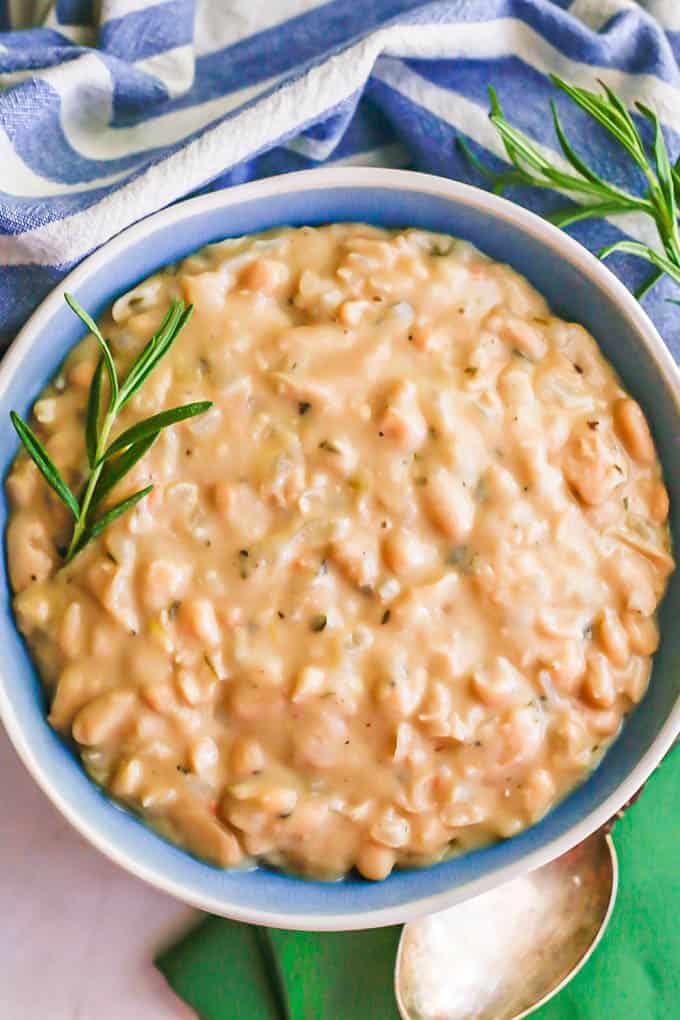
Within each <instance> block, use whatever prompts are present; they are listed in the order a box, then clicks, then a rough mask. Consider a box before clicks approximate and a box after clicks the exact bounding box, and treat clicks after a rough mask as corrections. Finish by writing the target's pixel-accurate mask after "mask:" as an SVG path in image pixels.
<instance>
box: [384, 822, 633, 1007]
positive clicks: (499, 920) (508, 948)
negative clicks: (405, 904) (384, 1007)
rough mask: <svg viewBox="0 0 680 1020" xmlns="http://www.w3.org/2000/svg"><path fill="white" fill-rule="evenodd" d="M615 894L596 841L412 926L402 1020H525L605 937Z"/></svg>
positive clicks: (609, 859) (400, 988)
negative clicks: (522, 1018)
mask: <svg viewBox="0 0 680 1020" xmlns="http://www.w3.org/2000/svg"><path fill="white" fill-rule="evenodd" d="M617 885H618V863H617V859H616V850H615V849H614V844H613V842H612V840H611V837H610V836H609V835H606V834H605V833H604V832H596V833H595V834H594V835H592V836H590V838H589V839H587V840H585V841H584V842H583V843H580V844H579V846H577V847H575V848H574V849H573V850H571V851H570V852H569V853H567V854H564V856H562V857H559V858H558V859H557V860H555V861H552V862H551V863H550V864H546V865H545V867H543V868H538V869H537V870H536V871H534V872H531V873H530V874H528V875H525V876H522V877H521V878H518V879H515V880H514V881H513V882H508V883H507V884H506V885H503V886H500V887H499V888H498V889H493V890H491V892H488V893H485V894H484V895H483V896H478V897H476V898H475V899H472V900H467V901H466V902H464V903H459V904H458V905H457V906H455V907H452V908H451V909H450V910H445V911H443V912H442V913H440V914H434V915H432V916H431V917H425V918H421V919H420V920H418V921H412V922H411V923H410V924H407V925H406V926H405V928H404V930H403V932H402V935H401V941H400V943H399V952H398V954H397V962H396V968H395V993H396V998H397V1005H398V1007H399V1011H400V1013H401V1016H402V1018H403V1020H521V1017H526V1016H528V1015H529V1014H530V1013H533V1011H534V1010H535V1009H538V1007H539V1006H542V1005H543V1004H544V1003H545V1002H547V1001H548V999H550V998H552V996H553V995H556V994H557V992H559V990H560V989H561V988H563V987H564V986H565V985H566V984H567V983H568V982H569V981H570V980H571V979H572V977H573V976H574V975H575V974H576V973H577V972H578V971H579V970H580V969H581V967H583V965H584V964H585V962H586V960H588V958H589V957H590V955H591V953H592V952H593V950H594V949H595V947H596V946H597V944H598V942H599V941H600V939H601V938H602V936H603V934H604V932H605V929H606V927H607V924H608V922H609V918H610V916H611V913H612V910H613V907H614V901H615V899H616V889H617Z"/></svg>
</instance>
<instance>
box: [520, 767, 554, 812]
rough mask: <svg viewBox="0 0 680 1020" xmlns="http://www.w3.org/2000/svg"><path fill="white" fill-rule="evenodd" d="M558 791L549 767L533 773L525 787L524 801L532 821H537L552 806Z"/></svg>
mask: <svg viewBox="0 0 680 1020" xmlns="http://www.w3.org/2000/svg"><path fill="white" fill-rule="evenodd" d="M556 793H557V789H556V787H555V780H554V779H553V777H552V774H551V773H550V772H549V771H548V770H547V769H536V770H535V771H533V772H532V773H531V775H530V776H529V778H528V779H527V782H526V786H525V789H524V803H525V807H526V811H527V814H528V815H529V819H530V820H531V822H537V821H538V820H539V818H542V817H543V815H544V814H545V813H546V811H548V810H549V809H550V808H551V807H552V805H553V803H554V800H555V796H556Z"/></svg>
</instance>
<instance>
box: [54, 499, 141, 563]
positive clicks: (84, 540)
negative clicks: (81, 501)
mask: <svg viewBox="0 0 680 1020" xmlns="http://www.w3.org/2000/svg"><path fill="white" fill-rule="evenodd" d="M152 489H153V485H147V487H146V488H145V489H140V491H139V492H135V493H133V495H132V496H128V497H127V499H124V500H122V501H121V502H120V503H116V505H115V506H114V507H111V509H110V510H107V512H106V513H105V514H104V515H103V516H102V517H100V518H99V520H97V521H95V522H94V524H91V525H90V526H89V527H88V528H86V529H85V531H84V532H83V534H82V535H81V537H80V541H79V542H78V545H77V547H76V549H75V551H74V552H73V553H72V554H71V557H70V558H71V559H73V556H75V555H76V553H79V552H80V551H81V549H83V548H84V547H85V546H86V545H87V544H88V542H91V541H92V540H93V539H94V538H96V537H97V536H98V535H101V533H102V531H103V530H104V528H106V527H108V525H109V524H111V523H112V522H113V521H115V520H116V518H117V517H121V516H122V514H124V513H126V512H127V511H128V510H131V509H132V507H133V506H136V505H137V503H139V501H140V500H142V499H144V497H145V496H148V495H149V493H150V492H151V491H152Z"/></svg>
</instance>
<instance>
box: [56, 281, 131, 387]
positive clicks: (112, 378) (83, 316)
mask: <svg viewBox="0 0 680 1020" xmlns="http://www.w3.org/2000/svg"><path fill="white" fill-rule="evenodd" d="M64 298H65V300H66V304H67V305H68V306H69V308H70V309H71V310H72V311H74V312H75V313H76V315H77V316H78V318H79V319H80V320H81V321H82V322H83V323H84V324H85V325H86V326H87V328H88V329H89V331H90V333H92V335H93V336H94V337H95V339H96V340H97V342H98V344H99V346H100V347H101V349H102V354H103V355H104V360H105V361H106V371H107V373H108V376H109V385H110V386H111V402H112V403H113V401H115V399H116V398H117V396H118V376H117V375H116V366H115V365H114V363H113V355H112V354H111V348H110V347H109V345H108V344H107V342H106V340H105V339H104V337H103V336H102V332H101V330H100V328H99V326H98V325H97V323H96V322H95V321H94V319H93V318H92V317H91V316H90V315H88V313H87V312H86V311H85V309H84V308H81V307H80V305H79V304H78V302H77V301H76V299H75V298H74V297H73V295H72V294H66V293H65V294H64Z"/></svg>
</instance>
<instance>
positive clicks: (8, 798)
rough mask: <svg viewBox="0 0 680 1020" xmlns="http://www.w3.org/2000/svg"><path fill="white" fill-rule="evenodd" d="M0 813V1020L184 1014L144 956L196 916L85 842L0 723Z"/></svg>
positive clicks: (189, 1015) (115, 1019)
mask: <svg viewBox="0 0 680 1020" xmlns="http://www.w3.org/2000/svg"><path fill="white" fill-rule="evenodd" d="M0 819H1V821H0V1018H2V1020H194V1017H195V1014H194V1013H193V1012H192V1011H191V1010H189V1009H187V1007H186V1006H185V1005H184V1004H183V1003H181V1002H180V1000H179V999H177V998H176V997H175V995H174V994H173V993H172V991H171V990H170V989H169V988H168V986H167V985H166V984H165V981H164V980H163V978H162V976H161V975H160V973H159V972H158V971H157V970H156V969H155V967H154V966H153V962H152V961H153V956H154V953H155V952H156V951H157V950H158V949H159V948H160V947H162V946H164V945H167V944H168V943H170V942H171V941H172V940H173V938H175V937H176V936H177V935H178V934H179V933H181V932H182V931H183V930H184V929H185V927H187V926H189V925H190V924H191V923H192V921H193V920H194V919H195V918H197V917H199V916H200V915H199V914H198V913H197V912H196V911H193V910H190V909H189V908H188V907H184V906H182V904H180V903H178V902H177V901H176V900H173V899H171V898H170V897H169V896H166V895H164V894H163V893H159V892H156V891H155V890H154V889H151V888H150V887H149V886H147V885H145V884H144V883H143V882H140V881H139V879H136V878H133V877H132V876H131V875H128V874H127V873H126V872H124V871H122V870H121V869H120V868H119V867H117V866H116V865H115V864H112V863H111V861H109V860H107V859H106V858H105V857H104V856H103V855H102V854H100V853H99V852H98V851H97V850H95V849H93V848H92V847H91V846H89V845H88V844H87V843H86V842H85V841H84V840H83V839H82V837H81V836H79V835H78V833H77V832H76V831H75V829H73V828H72V827H71V826H70V825H69V824H68V822H66V821H65V820H64V819H63V818H62V817H61V815H60V814H59V813H58V812H57V810H56V809H55V808H54V807H53V806H52V804H50V802H49V801H48V799H47V797H45V795H44V794H43V793H42V792H41V791H40V790H39V789H38V787H37V785H36V784H35V782H34V781H33V780H32V779H31V777H30V776H29V774H28V773H27V772H26V769H25V768H24V766H23V765H22V764H21V762H20V761H19V758H18V757H17V754H16V752H15V751H14V749H13V748H12V746H11V744H10V743H9V741H8V739H7V737H6V735H5V733H4V731H3V729H2V726H1V725H0Z"/></svg>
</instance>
